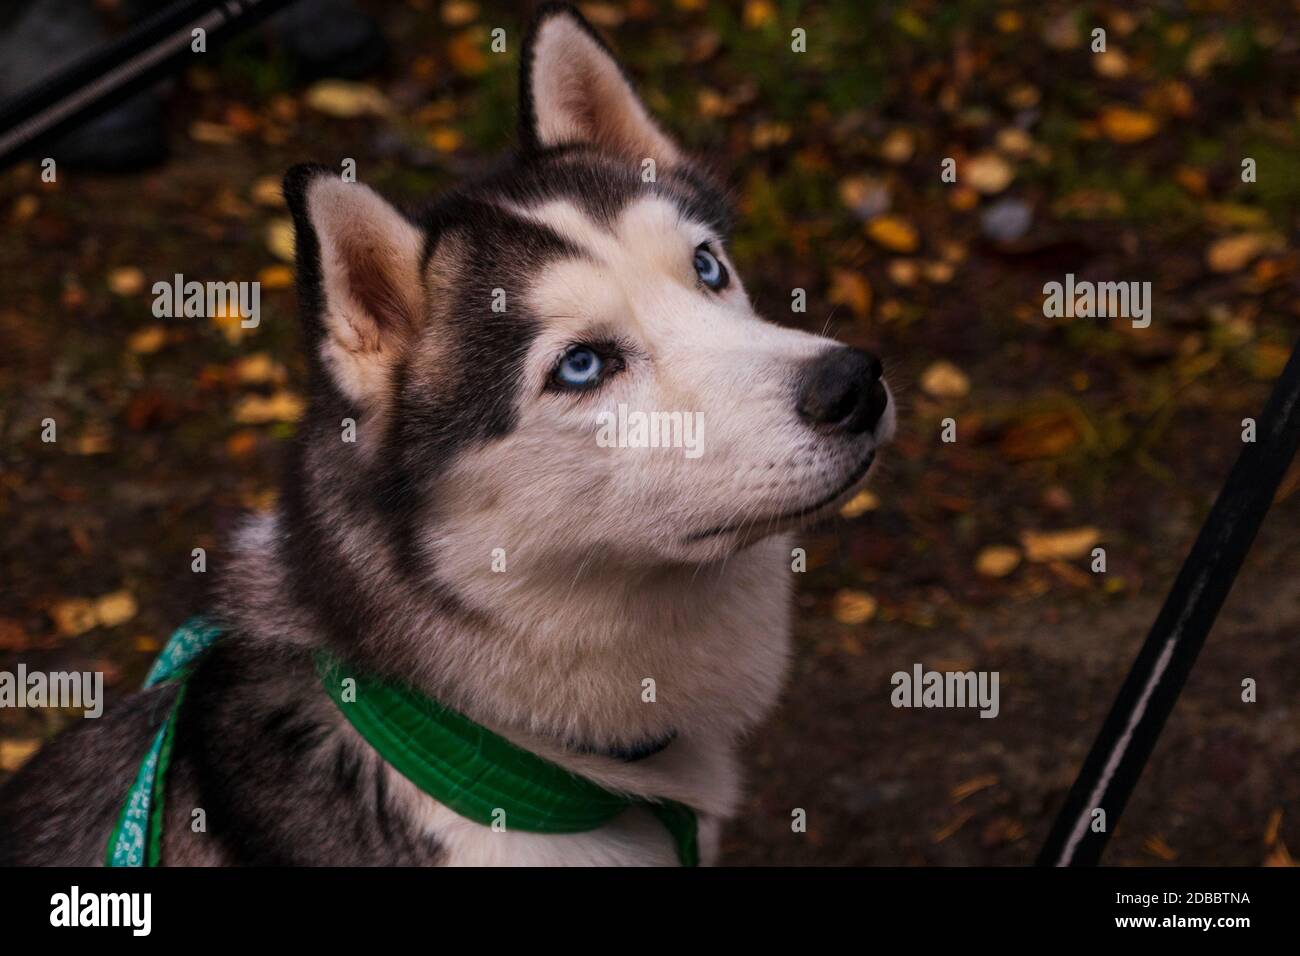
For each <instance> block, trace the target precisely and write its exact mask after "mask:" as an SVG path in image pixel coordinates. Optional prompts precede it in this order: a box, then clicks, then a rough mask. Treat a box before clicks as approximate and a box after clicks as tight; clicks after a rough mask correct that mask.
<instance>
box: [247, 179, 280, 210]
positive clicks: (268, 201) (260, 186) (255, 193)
mask: <svg viewBox="0 0 1300 956" xmlns="http://www.w3.org/2000/svg"><path fill="white" fill-rule="evenodd" d="M249 195H250V196H252V198H253V202H255V203H257V204H258V205H259V206H266V207H268V208H270V209H283V208H284V205H285V203H284V191H283V189H282V188H281V186H280V178H279V177H278V176H261V177H259V178H258V179H256V180H254V181H253V188H252V189H251V190H249Z"/></svg>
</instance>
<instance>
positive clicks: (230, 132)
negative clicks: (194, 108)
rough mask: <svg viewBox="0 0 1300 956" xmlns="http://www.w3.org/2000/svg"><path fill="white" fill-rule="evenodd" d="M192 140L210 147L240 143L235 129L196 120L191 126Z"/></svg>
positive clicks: (221, 124)
mask: <svg viewBox="0 0 1300 956" xmlns="http://www.w3.org/2000/svg"><path fill="white" fill-rule="evenodd" d="M190 139H192V140H194V142H196V143H207V144H208V145H210V146H229V145H231V144H232V143H237V142H239V134H238V133H237V132H235V130H234V128H233V127H230V126H226V125H225V124H224V123H211V122H208V121H207V120H195V121H194V122H193V123H191V124H190Z"/></svg>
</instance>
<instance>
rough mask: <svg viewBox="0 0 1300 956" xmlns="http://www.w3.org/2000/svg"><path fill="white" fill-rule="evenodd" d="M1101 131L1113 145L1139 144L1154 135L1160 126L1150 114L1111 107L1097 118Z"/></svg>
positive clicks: (1125, 107) (1126, 108)
mask: <svg viewBox="0 0 1300 956" xmlns="http://www.w3.org/2000/svg"><path fill="white" fill-rule="evenodd" d="M1098 122H1099V123H1100V124H1101V131H1102V133H1103V134H1105V136H1106V138H1107V139H1109V140H1111V141H1112V142H1115V143H1140V142H1141V141H1142V140H1144V139H1150V138H1151V137H1152V136H1154V135H1155V134H1156V130H1158V129H1159V127H1160V124H1159V123H1158V122H1156V118H1155V117H1154V116H1152V115H1151V114H1150V113H1146V112H1143V111H1142V110H1135V109H1130V108H1129V107H1127V106H1111V107H1109V108H1107V109H1105V110H1103V111H1102V113H1101V116H1100V117H1098Z"/></svg>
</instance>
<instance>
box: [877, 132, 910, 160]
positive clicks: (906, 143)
mask: <svg viewBox="0 0 1300 956" xmlns="http://www.w3.org/2000/svg"><path fill="white" fill-rule="evenodd" d="M915 152H916V137H915V136H914V135H913V134H912V132H911V131H910V130H905V129H895V130H890V132H889V135H888V136H886V137H885V141H884V142H883V143H881V144H880V155H881V156H883V157H884V158H885V160H886V161H887V162H890V163H894V164H895V165H902V164H903V163H905V162H907V161H908V160H909V159H911V158H912V154H913V153H915Z"/></svg>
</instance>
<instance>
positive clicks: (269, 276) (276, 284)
mask: <svg viewBox="0 0 1300 956" xmlns="http://www.w3.org/2000/svg"><path fill="white" fill-rule="evenodd" d="M257 281H258V282H260V283H261V284H262V288H263V289H270V290H275V289H289V288H292V287H293V270H292V269H290V268H289V267H288V266H267V267H266V268H265V269H263V270H262V271H260V272H259V273H258V274H257Z"/></svg>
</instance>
